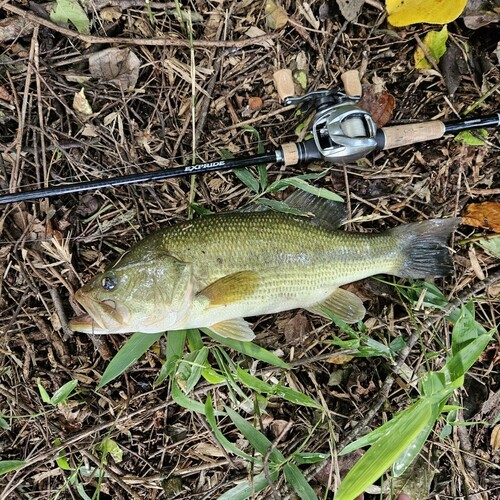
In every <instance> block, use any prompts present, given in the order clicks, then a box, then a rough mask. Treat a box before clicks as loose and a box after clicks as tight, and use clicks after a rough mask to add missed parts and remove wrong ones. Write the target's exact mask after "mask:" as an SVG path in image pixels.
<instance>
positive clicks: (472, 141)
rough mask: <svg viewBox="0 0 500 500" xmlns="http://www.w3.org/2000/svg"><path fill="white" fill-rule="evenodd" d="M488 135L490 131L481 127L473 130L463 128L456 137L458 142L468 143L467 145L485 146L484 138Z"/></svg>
mask: <svg viewBox="0 0 500 500" xmlns="http://www.w3.org/2000/svg"><path fill="white" fill-rule="evenodd" d="M487 137H488V131H487V130H485V129H484V128H479V129H476V130H474V132H471V131H470V130H462V131H461V132H459V133H458V134H457V135H456V136H455V137H454V140H455V141H456V142H460V143H462V144H466V145H467V146H484V145H485V144H486V142H485V141H484V139H486V138H487Z"/></svg>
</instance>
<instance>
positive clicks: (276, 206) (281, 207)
mask: <svg viewBox="0 0 500 500" xmlns="http://www.w3.org/2000/svg"><path fill="white" fill-rule="evenodd" d="M256 203H257V204H258V205H263V206H265V207H269V208H270V209H271V210H275V211H276V212H282V213H285V214H291V215H304V211H303V210H299V209H298V208H293V207H291V206H290V205H288V203H286V202H284V201H279V200H271V199H268V198H259V199H258V200H256Z"/></svg>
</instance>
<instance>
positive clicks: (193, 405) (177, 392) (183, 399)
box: [172, 380, 205, 415]
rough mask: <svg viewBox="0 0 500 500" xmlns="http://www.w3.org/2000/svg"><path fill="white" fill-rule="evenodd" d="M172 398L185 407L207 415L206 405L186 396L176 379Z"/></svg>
mask: <svg viewBox="0 0 500 500" xmlns="http://www.w3.org/2000/svg"><path fill="white" fill-rule="evenodd" d="M172 399H173V400H174V401H175V402H176V403H177V404H178V405H179V406H182V407H183V408H186V409H188V410H191V411H194V412H196V413H201V414H202V415H205V406H204V405H203V404H202V403H200V402H199V401H195V400H194V399H192V398H190V397H188V396H186V395H185V394H184V393H183V392H182V389H181V388H180V387H179V384H178V383H177V382H176V381H175V380H172Z"/></svg>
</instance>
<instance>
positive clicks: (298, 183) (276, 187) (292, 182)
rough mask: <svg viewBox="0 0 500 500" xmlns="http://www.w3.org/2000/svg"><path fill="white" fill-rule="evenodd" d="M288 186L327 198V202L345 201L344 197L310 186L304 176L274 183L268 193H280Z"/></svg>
mask: <svg viewBox="0 0 500 500" xmlns="http://www.w3.org/2000/svg"><path fill="white" fill-rule="evenodd" d="M288 186H293V187H296V188H297V189H301V190H302V191H306V192H307V193H311V194H314V195H315V196H319V197H321V198H326V199H327V200H332V201H340V202H343V201H344V199H343V198H342V197H340V196H339V195H338V194H335V193H332V192H331V191H329V190H328V189H325V188H318V187H315V186H311V184H309V183H308V182H307V181H306V180H305V179H304V178H303V177H302V176H299V177H290V178H287V179H280V180H279V181H276V182H273V183H272V184H271V185H270V186H269V188H268V191H269V192H273V191H280V190H281V189H284V188H285V187H288Z"/></svg>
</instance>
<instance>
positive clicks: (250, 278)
mask: <svg viewBox="0 0 500 500" xmlns="http://www.w3.org/2000/svg"><path fill="white" fill-rule="evenodd" d="M258 282H259V275H258V274H257V273H256V272H255V271H240V272H237V273H234V274H228V275H227V276H224V277H223V278H220V279H218V280H217V281H214V282H213V283H212V284H210V285H208V286H207V287H206V288H204V289H203V290H201V291H200V292H198V295H203V296H204V297H206V298H207V299H208V301H209V307H214V306H225V305H228V304H233V303H234V302H238V301H240V300H242V299H245V298H246V297H248V296H249V295H250V294H251V293H253V291H254V290H255V289H256V288H257V285H258Z"/></svg>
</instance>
